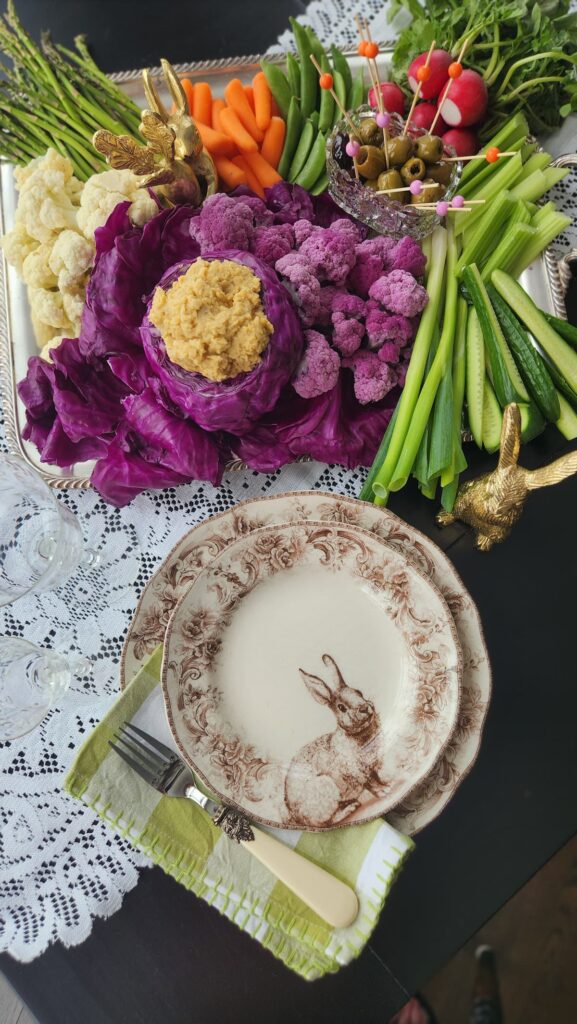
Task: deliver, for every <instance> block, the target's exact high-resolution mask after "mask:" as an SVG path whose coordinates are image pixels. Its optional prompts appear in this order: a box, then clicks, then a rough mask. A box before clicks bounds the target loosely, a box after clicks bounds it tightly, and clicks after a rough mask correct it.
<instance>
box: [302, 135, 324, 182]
mask: <svg viewBox="0 0 577 1024" xmlns="http://www.w3.org/2000/svg"><path fill="white" fill-rule="evenodd" d="M325 144H326V139H325V136H324V135H323V133H322V132H319V134H318V135H317V137H316V139H315V141H314V142H313V145H312V148H311V151H310V153H309V155H308V157H307V161H306V163H305V165H304V167H303V169H302V170H301V172H300V174H299V175H298V177H297V178H296V179H295V185H300V186H301V188H305V189H306V190H307V191H309V190H310V189H311V188H312V187H313V185H314V184H315V182H317V181H318V179H319V176H320V175H321V174H322V172H323V168H324V167H325Z"/></svg>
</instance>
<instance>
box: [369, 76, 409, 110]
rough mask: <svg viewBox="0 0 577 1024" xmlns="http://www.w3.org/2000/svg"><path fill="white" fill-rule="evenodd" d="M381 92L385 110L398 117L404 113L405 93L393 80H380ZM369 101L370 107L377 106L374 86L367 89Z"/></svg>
mask: <svg viewBox="0 0 577 1024" xmlns="http://www.w3.org/2000/svg"><path fill="white" fill-rule="evenodd" d="M381 93H382V96H383V103H384V105H385V110H388V112H389V114H398V115H399V116H400V117H402V116H403V114H404V113H405V94H404V92H403V91H402V89H399V86H398V85H395V83H394V82H381ZM369 103H370V104H371V107H376V106H378V104H377V95H376V93H375V90H374V88H373V89H369Z"/></svg>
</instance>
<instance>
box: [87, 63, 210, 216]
mask: <svg viewBox="0 0 577 1024" xmlns="http://www.w3.org/2000/svg"><path fill="white" fill-rule="evenodd" d="M161 65H162V71H163V74H164V78H165V81H166V84H167V87H168V91H169V92H170V95H171V96H172V99H173V101H174V110H173V111H172V113H169V111H168V110H167V109H166V107H165V106H164V103H163V102H162V100H161V99H160V96H159V95H158V93H157V91H156V88H155V86H154V83H153V81H152V76H151V74H150V71H147V70H145V71H143V72H142V83H143V86H144V92H145V94H146V99H147V100H148V104H149V106H150V108H151V109H150V110H143V111H142V118H141V122H140V132H141V135H142V136H143V138H144V139H145V140H146V145H145V146H142V145H141V144H140V143H139V142H136V140H135V139H133V138H132V137H131V136H130V135H114V134H113V132H109V131H105V130H100V131H97V132H95V134H94V136H93V139H92V143H93V145H94V148H95V149H97V150H98V152H99V153H102V154H103V155H104V156H105V157H106V162H107V163H108V164H110V166H111V167H113V168H115V169H116V170H124V169H126V168H128V169H129V170H131V171H133V172H134V174H138V175H143V176H144V180H143V181H142V182H141V184H142V186H143V187H144V188H148V187H152V186H155V187H156V188H157V189H158V191H160V192H161V193H162V194H163V195H164V196H165V197H166V199H167V200H168V201H169V202H170V203H191V204H192V205H193V206H200V204H201V203H202V201H203V199H205V198H206V196H209V195H212V193H213V192H216V189H217V185H218V176H217V173H216V168H215V166H214V163H213V161H212V157H211V156H209V154H208V153H207V151H206V150H205V149H204V147H203V145H202V139H201V137H200V134H199V131H198V128H197V127H196V125H195V123H194V121H193V119H192V117H191V116H190V114H189V112H188V102H187V99H186V95H185V92H184V89H183V88H182V85H181V83H180V79H179V77H178V75H177V74H176V72H175V70H174V68H173V67H172V65H171V64H169V62H168V61H167V60H165V59H164V58H163V59H162V60H161Z"/></svg>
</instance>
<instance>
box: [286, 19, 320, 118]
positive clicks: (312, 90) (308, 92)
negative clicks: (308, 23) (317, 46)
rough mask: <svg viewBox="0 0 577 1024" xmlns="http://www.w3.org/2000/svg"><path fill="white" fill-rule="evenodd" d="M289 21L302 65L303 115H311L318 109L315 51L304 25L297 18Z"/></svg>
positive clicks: (301, 91) (301, 96) (301, 95)
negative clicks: (312, 54) (312, 60)
mask: <svg viewBox="0 0 577 1024" xmlns="http://www.w3.org/2000/svg"><path fill="white" fill-rule="evenodd" d="M289 21H290V24H291V28H292V30H293V33H294V37H295V43H296V47H297V50H298V54H299V58H300V65H301V90H300V98H301V111H302V115H303V117H309V115H310V114H312V112H313V110H316V109H317V92H318V88H317V72H316V71H315V68H314V66H313V64H312V62H311V53H312V52H313V51H312V47H311V42H310V39H309V37H308V35H307V34H306V31H305V29H304V26H303V25H300V24H299V22H298V21H297V20H296V19H295V18H289ZM287 84H288V83H287ZM279 106H280V104H279Z"/></svg>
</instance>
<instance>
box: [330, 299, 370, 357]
mask: <svg viewBox="0 0 577 1024" xmlns="http://www.w3.org/2000/svg"><path fill="white" fill-rule="evenodd" d="M364 314H365V303H364V302H363V300H362V299H361V298H359V296H358V295H352V294H351V293H350V292H346V291H337V292H336V294H335V296H334V298H333V308H332V313H331V320H332V324H333V334H332V342H333V345H334V347H335V348H336V349H338V351H339V352H340V353H341V355H343V356H350V355H352V354H353V352H356V351H357V349H358V348H359V346H360V344H361V341H362V340H363V337H364V334H365V325H364V323H362V322H360V321H362V319H363V317H364Z"/></svg>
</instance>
